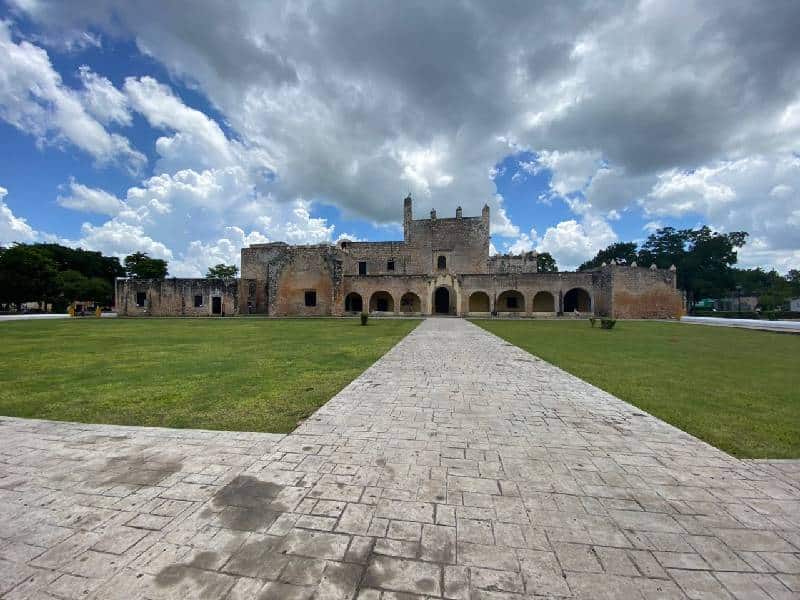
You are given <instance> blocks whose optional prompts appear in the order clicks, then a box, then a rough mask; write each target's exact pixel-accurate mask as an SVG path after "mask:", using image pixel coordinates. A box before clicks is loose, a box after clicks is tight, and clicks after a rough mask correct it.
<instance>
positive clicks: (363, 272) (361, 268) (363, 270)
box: [358, 260, 367, 275]
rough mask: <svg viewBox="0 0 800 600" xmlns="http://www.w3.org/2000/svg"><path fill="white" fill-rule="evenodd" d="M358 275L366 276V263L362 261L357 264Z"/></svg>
mask: <svg viewBox="0 0 800 600" xmlns="http://www.w3.org/2000/svg"><path fill="white" fill-rule="evenodd" d="M358 274H359V275H366V274H367V261H365V260H362V261H359V263H358Z"/></svg>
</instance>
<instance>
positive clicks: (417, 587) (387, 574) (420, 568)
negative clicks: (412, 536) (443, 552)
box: [365, 556, 442, 596]
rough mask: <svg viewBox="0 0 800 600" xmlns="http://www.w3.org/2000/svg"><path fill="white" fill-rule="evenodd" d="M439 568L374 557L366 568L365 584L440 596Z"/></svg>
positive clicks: (425, 564)
mask: <svg viewBox="0 0 800 600" xmlns="http://www.w3.org/2000/svg"><path fill="white" fill-rule="evenodd" d="M441 575H442V573H441V567H439V566H437V565H434V564H431V563H424V562H417V561H412V560H404V559H400V558H390V557H386V556H376V557H374V558H373V559H372V560H371V561H370V564H369V566H368V567H367V573H366V578H365V584H366V585H367V586H370V587H377V588H383V589H386V590H394V591H398V592H409V593H412V594H430V595H432V596H441V587H440V581H441Z"/></svg>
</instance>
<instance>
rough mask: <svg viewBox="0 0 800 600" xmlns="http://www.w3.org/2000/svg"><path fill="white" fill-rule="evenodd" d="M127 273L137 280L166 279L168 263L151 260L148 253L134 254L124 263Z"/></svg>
mask: <svg viewBox="0 0 800 600" xmlns="http://www.w3.org/2000/svg"><path fill="white" fill-rule="evenodd" d="M123 263H124V265H125V273H126V274H127V275H128V277H134V278H136V279H164V278H165V277H166V276H167V261H165V260H161V259H160V258H150V257H149V256H148V255H147V253H146V252H134V253H133V254H129V255H128V256H126V257H125V260H124V261H123Z"/></svg>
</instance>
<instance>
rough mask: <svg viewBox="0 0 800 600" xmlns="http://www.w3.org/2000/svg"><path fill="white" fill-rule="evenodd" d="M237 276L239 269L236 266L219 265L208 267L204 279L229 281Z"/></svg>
mask: <svg viewBox="0 0 800 600" xmlns="http://www.w3.org/2000/svg"><path fill="white" fill-rule="evenodd" d="M238 274H239V267H237V266H236V265H226V264H223V263H219V264H218V265H215V266H213V267H208V272H207V273H206V279H230V278H231V277H236V276H237V275H238Z"/></svg>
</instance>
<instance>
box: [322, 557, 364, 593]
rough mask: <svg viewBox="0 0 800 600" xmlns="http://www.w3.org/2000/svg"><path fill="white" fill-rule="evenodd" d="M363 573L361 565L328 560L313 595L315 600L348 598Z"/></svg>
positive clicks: (354, 590) (353, 591) (354, 591)
mask: <svg viewBox="0 0 800 600" xmlns="http://www.w3.org/2000/svg"><path fill="white" fill-rule="evenodd" d="M363 573H364V567H362V566H361V565H352V564H346V563H337V562H329V563H328V565H327V567H325V571H324V573H323V575H322V579H321V580H320V582H319V586H318V587H317V591H316V594H315V595H314V598H315V600H350V599H351V598H352V597H353V596H354V595H355V593H356V589H357V588H358V582H359V581H360V579H361V575H362V574H363Z"/></svg>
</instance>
